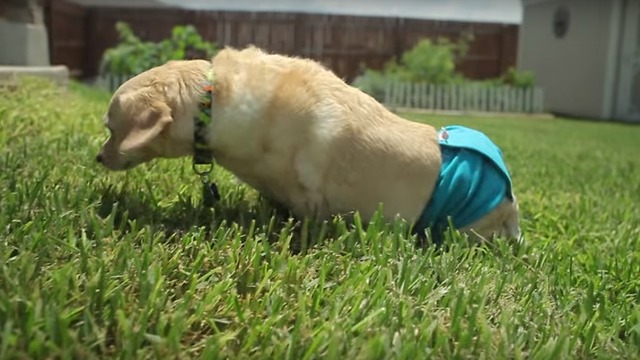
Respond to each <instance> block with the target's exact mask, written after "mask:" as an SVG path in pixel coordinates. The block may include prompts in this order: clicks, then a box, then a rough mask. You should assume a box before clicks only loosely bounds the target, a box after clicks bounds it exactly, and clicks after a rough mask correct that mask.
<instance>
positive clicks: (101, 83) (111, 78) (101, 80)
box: [94, 74, 134, 92]
mask: <svg viewBox="0 0 640 360" xmlns="http://www.w3.org/2000/svg"><path fill="white" fill-rule="evenodd" d="M133 76H134V75H112V74H100V75H98V77H96V79H95V82H94V86H97V87H99V88H101V89H104V90H108V91H112V92H113V91H116V89H117V88H118V87H119V86H120V85H122V84H124V83H125V81H127V80H129V79H131V78H132V77H133Z"/></svg>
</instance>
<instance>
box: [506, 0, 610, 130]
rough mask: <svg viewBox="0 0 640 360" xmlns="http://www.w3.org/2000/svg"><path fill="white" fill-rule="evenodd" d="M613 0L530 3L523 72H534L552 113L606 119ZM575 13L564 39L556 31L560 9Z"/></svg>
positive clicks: (525, 21)
mask: <svg viewBox="0 0 640 360" xmlns="http://www.w3.org/2000/svg"><path fill="white" fill-rule="evenodd" d="M612 4H613V1H602V0H547V1H545V0H530V1H524V4H523V5H524V14H523V23H522V25H521V29H520V41H519V55H518V67H519V68H520V69H521V70H530V71H533V72H534V75H535V78H536V83H537V85H539V86H541V87H542V88H543V89H544V94H545V104H546V105H547V110H549V111H552V112H556V113H560V114H567V115H573V116H580V117H587V118H601V117H603V114H605V113H606V110H605V107H606V106H608V104H607V102H606V101H605V98H606V97H607V95H608V94H607V91H608V90H607V89H608V87H609V85H610V84H609V83H610V81H609V79H610V77H611V74H610V69H609V68H608V65H609V64H608V61H611V59H610V57H609V56H608V54H609V52H610V51H611V49H610V43H611V41H615V39H613V40H612V39H611V36H610V32H611V26H610V25H611V18H612V11H613V6H612ZM561 5H562V6H565V7H566V8H567V9H568V10H569V18H570V20H569V27H568V31H567V32H566V34H565V36H564V37H563V38H556V37H555V35H554V31H553V21H554V13H555V12H556V9H558V7H559V6H561Z"/></svg>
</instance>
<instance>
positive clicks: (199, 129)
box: [193, 70, 213, 165]
mask: <svg viewBox="0 0 640 360" xmlns="http://www.w3.org/2000/svg"><path fill="white" fill-rule="evenodd" d="M202 89H203V90H204V91H203V92H202V95H201V96H200V102H199V103H198V113H197V114H196V116H195V117H194V119H193V121H194V125H195V126H194V132H193V145H194V149H193V150H194V151H193V163H194V164H195V165H209V164H212V163H213V153H212V152H211V150H210V149H209V146H208V144H207V136H206V135H207V128H208V127H209V125H211V122H212V121H213V119H212V118H211V104H212V102H213V71H212V70H209V71H208V72H207V81H206V82H205V84H204V85H203V87H202Z"/></svg>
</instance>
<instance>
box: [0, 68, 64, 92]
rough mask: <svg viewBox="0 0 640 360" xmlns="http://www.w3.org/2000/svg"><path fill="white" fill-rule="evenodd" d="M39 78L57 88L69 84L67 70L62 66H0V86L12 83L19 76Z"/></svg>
mask: <svg viewBox="0 0 640 360" xmlns="http://www.w3.org/2000/svg"><path fill="white" fill-rule="evenodd" d="M25 75H27V76H40V77H45V78H49V79H51V80H53V82H54V83H56V84H57V85H59V86H63V87H66V86H67V84H68V83H69V69H68V68H67V67H66V66H64V65H56V66H6V65H0V84H2V83H13V82H15V80H16V78H17V77H20V76H25Z"/></svg>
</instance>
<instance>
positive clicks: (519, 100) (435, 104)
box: [383, 82, 544, 113]
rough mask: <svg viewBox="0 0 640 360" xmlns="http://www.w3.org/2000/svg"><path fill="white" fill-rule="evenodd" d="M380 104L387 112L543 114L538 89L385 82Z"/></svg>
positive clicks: (541, 97) (542, 100)
mask: <svg viewBox="0 0 640 360" xmlns="http://www.w3.org/2000/svg"><path fill="white" fill-rule="evenodd" d="M383 103H384V104H385V106H387V107H389V108H412V109H429V110H444V111H462V112H469V111H478V112H511V113H542V112H544V93H543V91H542V89H540V88H537V87H530V88H516V87H512V86H489V85H483V84H473V83H472V84H461V85H434V84H426V83H420V84H410V83H401V82H388V83H387V84H386V86H385V89H384V100H383Z"/></svg>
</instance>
